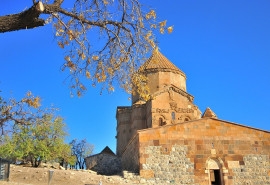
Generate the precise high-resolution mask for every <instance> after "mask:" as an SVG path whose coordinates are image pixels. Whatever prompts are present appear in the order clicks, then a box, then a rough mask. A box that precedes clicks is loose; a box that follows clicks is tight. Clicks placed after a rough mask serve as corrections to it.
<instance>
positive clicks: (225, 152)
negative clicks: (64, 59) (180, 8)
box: [116, 50, 270, 185]
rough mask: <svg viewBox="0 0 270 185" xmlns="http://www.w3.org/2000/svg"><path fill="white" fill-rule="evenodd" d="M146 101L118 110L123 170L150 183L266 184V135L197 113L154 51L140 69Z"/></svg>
mask: <svg viewBox="0 0 270 185" xmlns="http://www.w3.org/2000/svg"><path fill="white" fill-rule="evenodd" d="M139 71H140V72H143V73H145V74H146V75H147V77H148V82H147V83H148V87H149V89H150V95H151V99H150V100H148V101H143V100H141V99H140V98H139V96H138V95H134V96H133V97H132V105H131V106H119V107H117V111H116V118H117V136H116V138H117V151H116V153H117V156H118V157H119V158H120V159H121V162H122V168H123V170H127V171H130V172H136V173H139V175H140V177H141V178H144V179H146V180H147V181H148V182H149V183H150V182H151V181H152V182H155V183H156V184H167V183H173V184H192V185H195V184H196V185H214V184H216V185H231V184H235V185H238V184H239V185H242V184H252V185H255V184H256V185H258V184H262V185H265V184H270V163H269V156H270V132H269V131H265V130H261V129H257V128H251V127H249V126H246V125H240V124H237V123H233V122H229V121H224V120H220V119H218V118H217V116H216V115H215V113H214V112H213V111H212V110H211V109H210V108H207V109H206V110H205V111H204V113H202V112H201V111H200V110H199V108H198V107H197V106H196V105H195V104H194V103H193V99H194V97H193V96H192V95H191V94H189V93H188V92H187V90H186V75H185V73H184V72H183V71H181V70H180V69H179V68H177V67H176V66H175V65H174V64H173V63H172V62H170V61H169V60H168V59H167V58H166V57H165V56H164V55H163V54H161V53H160V51H158V50H155V51H154V52H153V54H152V56H151V57H150V58H149V59H148V60H147V61H146V62H145V63H144V64H143V65H142V66H141V67H140V69H139Z"/></svg>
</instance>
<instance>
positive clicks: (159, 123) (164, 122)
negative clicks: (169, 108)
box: [158, 118, 166, 126]
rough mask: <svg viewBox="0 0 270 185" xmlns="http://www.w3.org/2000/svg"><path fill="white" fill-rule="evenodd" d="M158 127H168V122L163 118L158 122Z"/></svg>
mask: <svg viewBox="0 0 270 185" xmlns="http://www.w3.org/2000/svg"><path fill="white" fill-rule="evenodd" d="M158 125H159V126H163V125H166V121H163V118H159V120H158Z"/></svg>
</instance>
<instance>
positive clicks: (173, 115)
mask: <svg viewBox="0 0 270 185" xmlns="http://www.w3.org/2000/svg"><path fill="white" fill-rule="evenodd" d="M172 120H175V112H172Z"/></svg>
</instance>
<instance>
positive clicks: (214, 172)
mask: <svg viewBox="0 0 270 185" xmlns="http://www.w3.org/2000/svg"><path fill="white" fill-rule="evenodd" d="M222 164H223V162H222V161H220V160H219V159H216V158H210V159H208V160H207V163H206V170H207V172H208V177H209V185H224V183H223V177H222V174H223V173H222Z"/></svg>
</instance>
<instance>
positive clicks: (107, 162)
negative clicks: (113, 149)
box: [85, 153, 122, 175]
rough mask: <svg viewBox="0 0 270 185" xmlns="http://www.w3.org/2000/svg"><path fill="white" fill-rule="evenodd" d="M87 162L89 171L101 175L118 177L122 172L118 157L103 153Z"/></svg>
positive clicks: (91, 157) (88, 158) (87, 159)
mask: <svg viewBox="0 0 270 185" xmlns="http://www.w3.org/2000/svg"><path fill="white" fill-rule="evenodd" d="M85 160H86V168H87V169H89V170H92V171H95V172H97V173H98V174H101V175H116V174H119V173H121V172H122V167H121V160H120V159H119V158H118V157H117V156H116V155H111V154H106V153H101V154H97V155H93V156H90V157H87V158H86V159H85Z"/></svg>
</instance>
